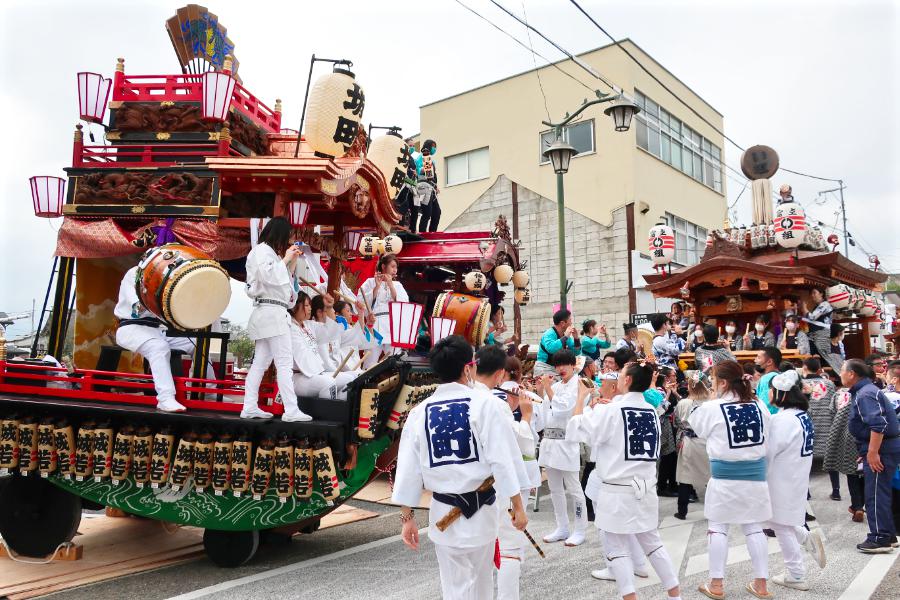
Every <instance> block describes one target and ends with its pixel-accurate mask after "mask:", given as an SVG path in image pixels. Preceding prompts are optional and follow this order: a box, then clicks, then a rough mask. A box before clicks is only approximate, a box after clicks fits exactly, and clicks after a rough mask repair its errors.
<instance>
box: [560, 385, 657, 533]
mask: <svg viewBox="0 0 900 600" xmlns="http://www.w3.org/2000/svg"><path fill="white" fill-rule="evenodd" d="M566 441H567V442H569V441H571V442H583V443H586V444H590V445H592V446H595V447H596V448H597V453H598V457H602V460H598V461H597V465H596V467H595V468H594V471H593V472H592V473H591V475H590V478H594V482H593V483H594V485H593V486H591V485H590V484H588V487H593V488H594V490H596V492H597V493H596V502H597V505H598V506H600V507H602V510H600V511H599V512H597V513H596V514H595V516H594V524H595V525H596V526H597V529H601V530H603V531H608V532H610V533H643V532H646V531H652V530H654V529H656V528H657V526H658V525H659V499H658V498H657V496H656V463H657V461H658V460H659V445H660V431H659V419H658V418H657V416H656V410H654V408H653V407H652V406H650V405H649V404H647V402H646V401H644V395H643V394H642V393H640V392H628V393H626V394H623V395H621V396H616V398H614V399H613V401H612V402H610V403H609V404H598V405H597V406H595V407H593V408H591V407H586V408H585V409H584V414H581V415H575V416H573V417H572V419H571V420H570V421H569V427H568V429H567V430H566ZM590 478H589V479H590ZM601 482H602V483H601Z"/></svg>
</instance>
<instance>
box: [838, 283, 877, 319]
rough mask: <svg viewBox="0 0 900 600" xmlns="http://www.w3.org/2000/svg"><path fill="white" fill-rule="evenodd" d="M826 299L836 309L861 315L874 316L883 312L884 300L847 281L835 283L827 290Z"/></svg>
mask: <svg viewBox="0 0 900 600" xmlns="http://www.w3.org/2000/svg"><path fill="white" fill-rule="evenodd" d="M825 299H826V300H827V301H828V303H829V304H830V305H831V307H832V308H834V309H835V310H840V311H846V312H855V313H857V314H859V315H860V316H861V317H872V316H876V315H878V314H880V312H882V310H883V309H882V307H883V306H884V302H883V300H881V299H880V298H878V297H876V296H874V295H872V294H870V293H868V292H866V291H865V290H860V289H857V288H854V287H850V286H849V285H847V284H845V283H839V284H838V285H833V286H831V287H829V288H827V289H826V290H825Z"/></svg>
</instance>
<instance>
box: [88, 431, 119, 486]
mask: <svg viewBox="0 0 900 600" xmlns="http://www.w3.org/2000/svg"><path fill="white" fill-rule="evenodd" d="M113 441H114V438H113V430H112V427H111V426H110V424H109V423H104V424H102V425H98V426H97V428H96V429H94V457H93V459H92V460H93V463H94V468H93V472H94V481H103V480H104V479H106V478H107V477H109V472H110V470H111V469H112V446H113Z"/></svg>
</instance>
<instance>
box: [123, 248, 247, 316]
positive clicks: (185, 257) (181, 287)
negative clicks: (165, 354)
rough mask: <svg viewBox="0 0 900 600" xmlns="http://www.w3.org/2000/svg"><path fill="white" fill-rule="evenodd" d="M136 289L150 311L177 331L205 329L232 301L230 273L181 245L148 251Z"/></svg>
mask: <svg viewBox="0 0 900 600" xmlns="http://www.w3.org/2000/svg"><path fill="white" fill-rule="evenodd" d="M135 286H136V290H137V294H138V297H139V298H140V299H141V303H143V305H144V306H145V307H147V310H149V311H150V312H152V313H153V314H155V315H156V316H157V317H159V318H161V319H162V320H163V321H165V322H166V323H169V324H170V325H172V326H174V327H176V328H177V329H203V328H204V327H208V326H209V325H211V324H212V323H213V321H215V320H216V319H218V318H219V317H221V316H222V313H223V312H225V309H226V308H227V307H228V302H229V300H231V284H230V283H229V280H228V273H226V272H225V269H223V268H222V267H221V266H220V265H219V263H217V262H216V261H214V260H213V259H211V258H210V257H209V256H207V255H206V254H204V253H203V252H201V251H199V250H197V249H195V248H191V247H190V246H183V245H181V244H165V245H164V246H159V247H158V248H153V249H151V250H148V251H147V252H146V253H145V254H144V256H143V257H142V258H141V262H140V263H138V271H137V278H136V280H135Z"/></svg>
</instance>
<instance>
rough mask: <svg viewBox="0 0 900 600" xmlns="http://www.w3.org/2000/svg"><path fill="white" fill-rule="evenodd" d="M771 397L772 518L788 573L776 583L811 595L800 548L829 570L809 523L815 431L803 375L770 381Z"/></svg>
mask: <svg viewBox="0 0 900 600" xmlns="http://www.w3.org/2000/svg"><path fill="white" fill-rule="evenodd" d="M771 386H772V389H771V391H770V392H769V398H771V399H772V404H773V405H774V406H777V407H778V408H779V409H781V410H779V411H778V412H777V413H775V414H774V415H772V418H771V421H770V423H769V435H768V436H766V437H768V440H767V443H766V448H767V451H766V458H767V460H768V466H767V474H766V477H767V478H768V485H769V496H770V497H771V499H772V519H771V520H770V521H769V528H771V529H772V530H773V531H774V532H775V537H776V539H777V540H778V545H779V546H781V556H782V558H784V566H785V569H786V572H785V573H783V574H781V575H775V576H774V577H773V578H772V582H773V583H776V584H778V585H783V586H784V587H788V588H793V589H795V590H808V589H809V583H807V581H806V565H805V564H803V552H802V550H801V548H802V547H805V548H806V549H807V550H808V551H809V552H810V554H812V555H813V557H814V558H815V560H816V562H817V563H818V564H819V567H824V566H825V546H823V545H822V538H821V537H820V536H819V532H818V531H809V530H807V529H806V528H805V527H804V525H805V523H806V494H807V491H808V490H809V472H810V469H811V468H812V460H813V444H814V441H813V440H814V432H813V422H812V418H811V417H810V416H809V414H808V413H807V412H806V411H807V409H808V408H809V399H808V398H807V397H806V395H805V394H804V393H803V389H802V387H801V383H800V374H799V373H797V371H794V370H791V371H785V372H784V373H781V374H780V375H776V376H775V378H774V379H772V382H771Z"/></svg>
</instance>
